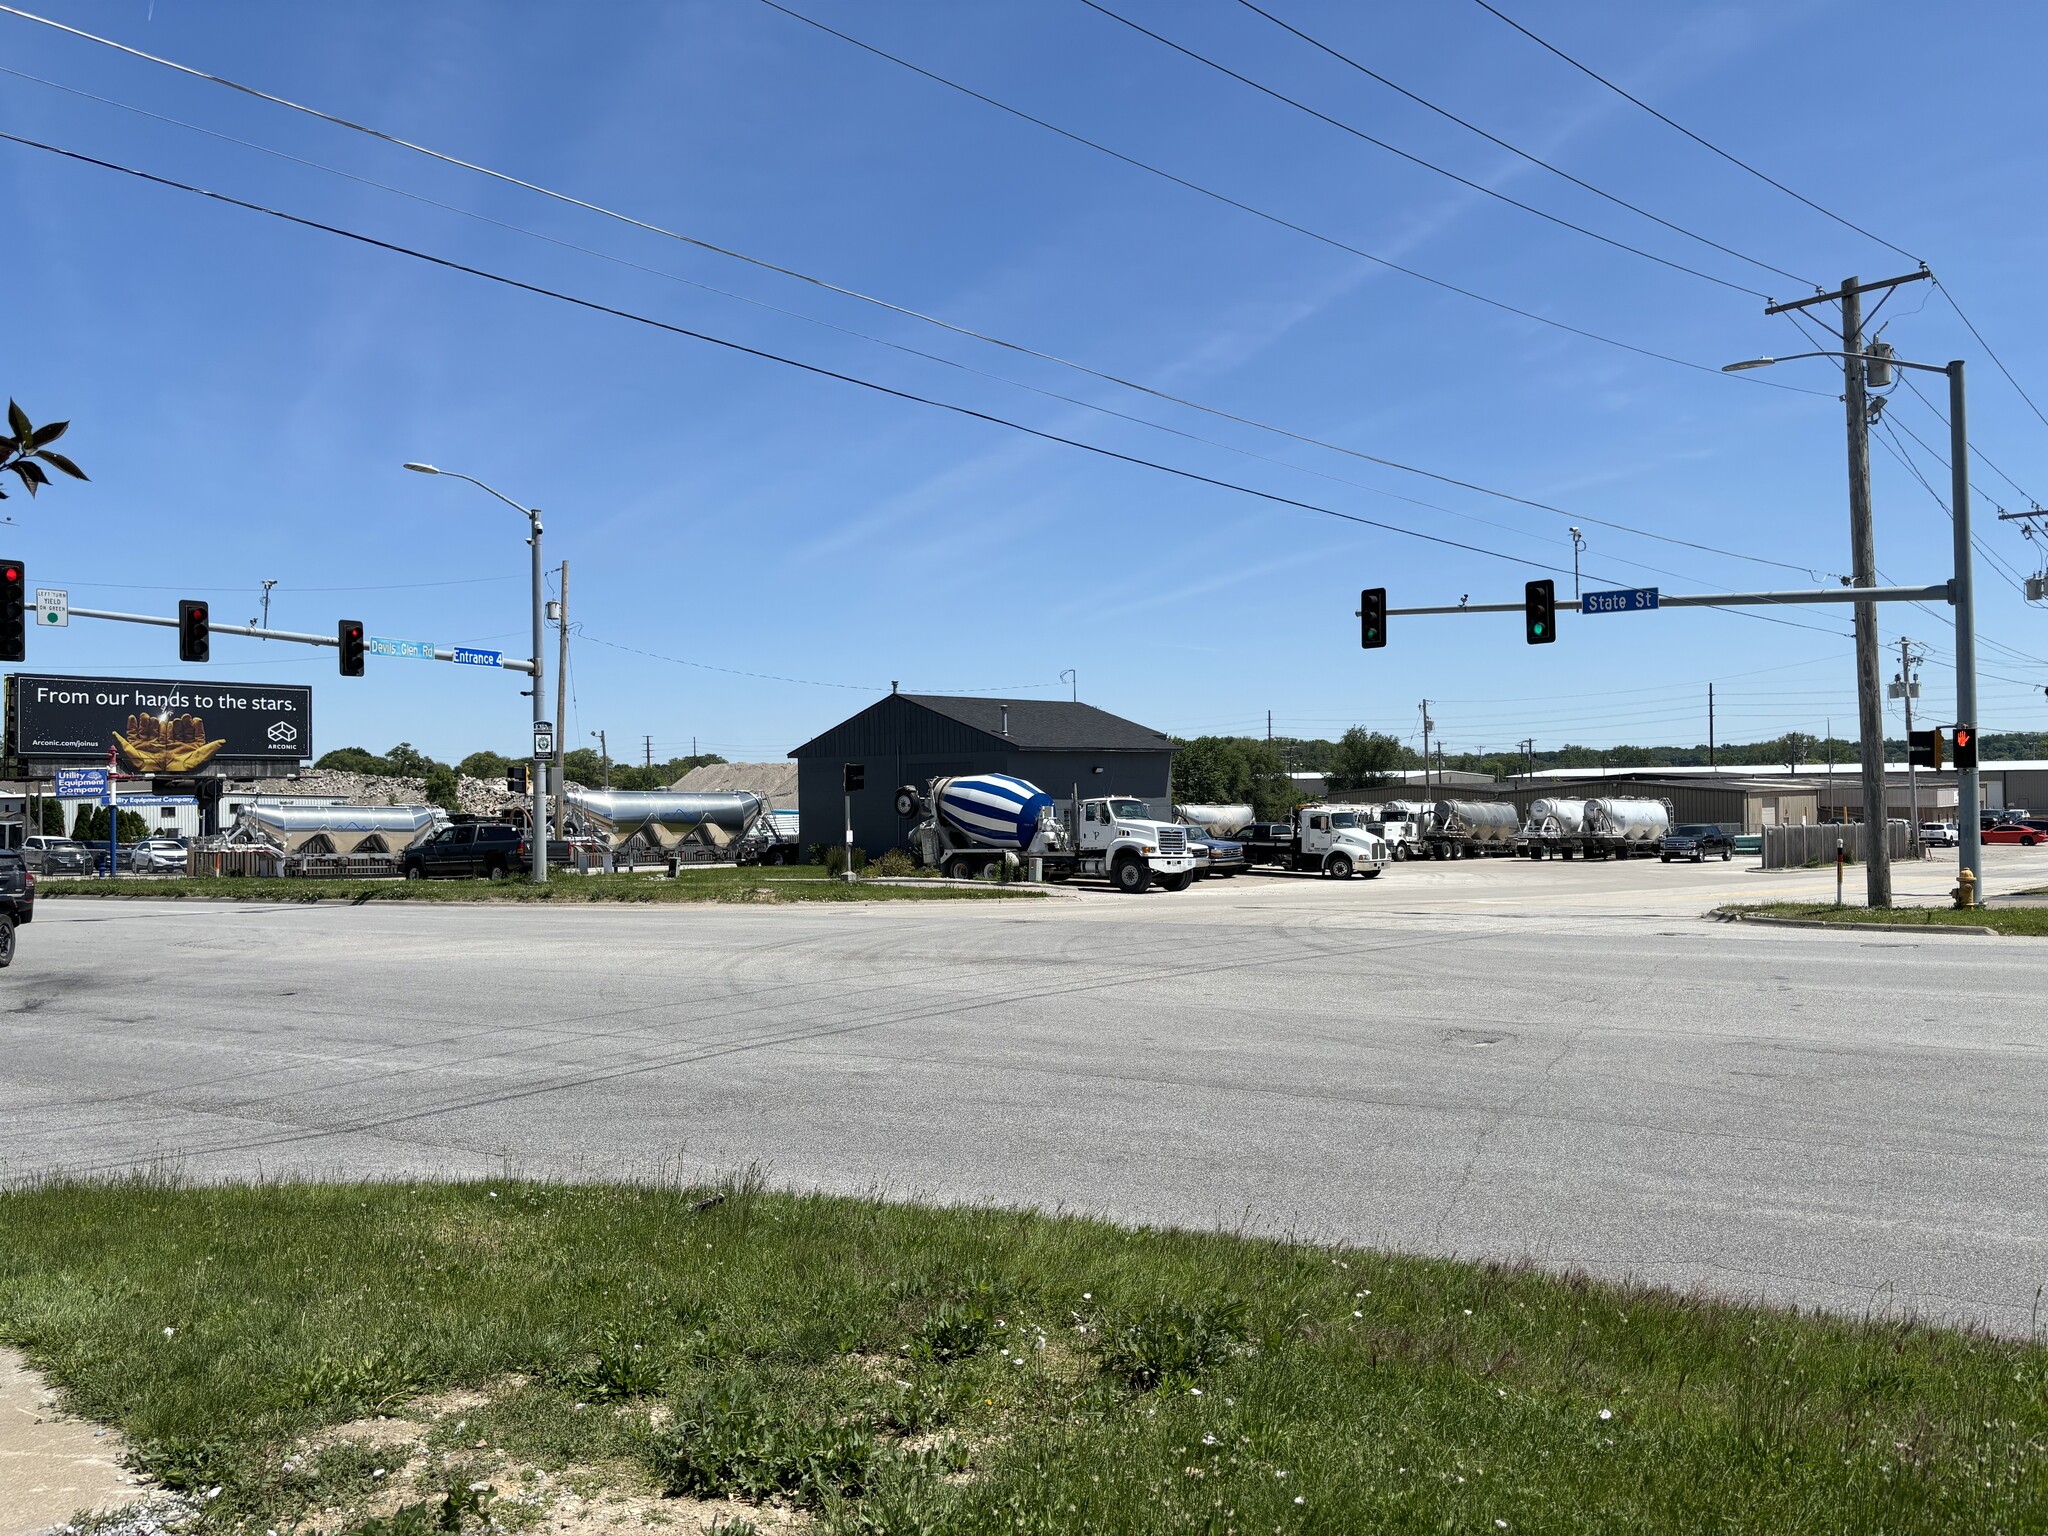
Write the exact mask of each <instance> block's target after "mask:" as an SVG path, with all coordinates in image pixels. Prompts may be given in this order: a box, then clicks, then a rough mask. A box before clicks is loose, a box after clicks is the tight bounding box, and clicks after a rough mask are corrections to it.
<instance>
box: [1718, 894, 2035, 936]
mask: <svg viewBox="0 0 2048 1536" xmlns="http://www.w3.org/2000/svg"><path fill="white" fill-rule="evenodd" d="M1716 910H1717V912H1719V913H1723V914H1727V915H1732V916H1741V917H1791V918H1798V919H1800V920H1801V921H1805V922H1823V923H1843V924H1849V925H1854V924H1857V923H1910V924H1919V925H1922V926H1925V927H1929V928H1990V929H1993V930H1995V931H1996V932H1999V933H2011V934H2020V935H2024V936H2030V937H2034V938H2040V937H2044V936H2048V907H1972V908H1971V909H1970V910H1969V911H1967V912H1963V911H1958V910H1957V909H1956V908H1954V907H1846V906H1844V907H1838V906H1836V905H1834V903H1832V902H1823V901H1772V902H1765V903H1762V904H1761V905H1757V906H1728V907H1720V908H1717V909H1716Z"/></svg>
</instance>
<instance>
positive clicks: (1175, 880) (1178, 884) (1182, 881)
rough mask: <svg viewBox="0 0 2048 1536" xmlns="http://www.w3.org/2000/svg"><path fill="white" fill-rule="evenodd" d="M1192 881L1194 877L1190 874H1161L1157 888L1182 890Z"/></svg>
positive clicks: (1192, 882)
mask: <svg viewBox="0 0 2048 1536" xmlns="http://www.w3.org/2000/svg"><path fill="white" fill-rule="evenodd" d="M1194 883H1195V877H1194V876H1193V875H1192V874H1186V875H1161V876H1160V877H1159V888H1160V889H1161V890H1162V891H1184V890H1186V889H1187V888H1188V887H1189V886H1191V885H1193V884H1194Z"/></svg>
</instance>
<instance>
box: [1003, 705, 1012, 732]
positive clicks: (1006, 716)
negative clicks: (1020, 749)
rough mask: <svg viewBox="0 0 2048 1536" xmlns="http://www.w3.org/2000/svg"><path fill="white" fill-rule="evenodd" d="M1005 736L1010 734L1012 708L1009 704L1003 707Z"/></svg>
mask: <svg viewBox="0 0 2048 1536" xmlns="http://www.w3.org/2000/svg"><path fill="white" fill-rule="evenodd" d="M1003 734H1004V735H1005V736H1007V735H1009V734H1010V706H1009V705H1007V704H1005V705H1004V706H1003Z"/></svg>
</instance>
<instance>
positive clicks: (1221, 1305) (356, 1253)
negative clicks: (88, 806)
mask: <svg viewBox="0 0 2048 1536" xmlns="http://www.w3.org/2000/svg"><path fill="white" fill-rule="evenodd" d="M0 1334H4V1336H5V1338H6V1339H7V1340H8V1341H9V1342H12V1343H15V1344H17V1345H18V1346H20V1347H22V1348H23V1349H24V1350H25V1351H26V1352H27V1353H28V1354H29V1356H30V1358H31V1359H32V1360H33V1361H34V1362H35V1363H37V1364H38V1365H39V1366H41V1367H42V1368H44V1369H45V1370H47V1371H48V1372H49V1373H50V1374H51V1375H52V1376H53V1377H54V1378H55V1379H56V1380H57V1381H58V1382H59V1383H60V1384H61V1385H62V1387H63V1388H64V1390H65V1391H66V1393H67V1394H68V1398H69V1403H70V1405H71V1406H73V1407H74V1408H75V1409H77V1410H78V1411H80V1412H83V1413H85V1414H87V1415H90V1416H92V1417H94V1418H97V1419H101V1420H104V1421H106V1422H109V1423H113V1424H116V1425H118V1426H120V1428H121V1429H122V1430H124V1431H125V1432H126V1434H127V1435H128V1437H129V1439H130V1442H131V1444H132V1445H133V1446H134V1447H135V1448H136V1452H135V1453H136V1455H137V1456H138V1458H139V1460H140V1462H141V1463H142V1465H143V1466H144V1467H146V1468H147V1470H149V1471H150V1472H152V1473H154V1474H155V1475H156V1476H157V1477H158V1478H160V1479H162V1480H164V1481H165V1482H167V1483H170V1484H172V1485H174V1486H176V1487H179V1488H182V1489H187V1490H190V1491H191V1492H192V1494H193V1496H194V1497H195V1498H196V1499H197V1500H198V1501H199V1504H198V1507H199V1508H200V1510H201V1511H202V1513H201V1515H200V1517H199V1519H200V1521H201V1523H202V1524H203V1525H204V1526H205V1527H207V1528H209V1529H216V1530H242V1531H249V1532H262V1531H268V1530H273V1529H275V1530H287V1529H292V1528H295V1527H296V1528H298V1529H301V1530H322V1531H342V1530H353V1531H358V1532H364V1533H369V1532H379V1533H382V1532H395V1531H398V1530H411V1529H417V1530H419V1531H421V1532H423V1533H424V1532H426V1531H428V1530H432V1529H442V1530H466V1529H476V1528H480V1527H481V1526H483V1525H484V1524H485V1522H487V1521H496V1522H497V1523H498V1525H499V1527H500V1528H503V1529H508V1530H516V1529H519V1528H520V1527H521V1525H522V1524H524V1525H530V1526H532V1525H542V1524H548V1525H559V1524H563V1523H566V1522H564V1521H557V1519H556V1515H557V1513H558V1509H557V1507H556V1506H553V1505H551V1504H550V1502H549V1499H550V1495H548V1493H547V1490H548V1489H551V1488H552V1489H561V1488H565V1487H569V1488H573V1487H583V1488H584V1489H585V1491H586V1493H587V1494H589V1496H591V1497H598V1495H596V1494H594V1493H590V1490H591V1488H592V1487H593V1486H594V1485H595V1484H594V1482H593V1480H595V1483H605V1482H608V1483H609V1486H610V1487H611V1488H612V1489H613V1491H614V1493H615V1495H616V1496H617V1497H619V1498H621V1499H629V1498H630V1499H639V1500H640V1501H641V1503H640V1504H639V1505H638V1506H637V1507H638V1508H640V1509H641V1510H642V1511H643V1514H642V1516H641V1518H642V1519H646V1518H653V1519H657V1520H660V1519H664V1518H666V1519H669V1520H671V1521H673V1522H674V1524H675V1525H676V1526H677V1527H678V1528H680V1529H690V1528H692V1527H691V1524H689V1523H686V1521H685V1520H684V1519H683V1518H681V1517H680V1516H679V1514H677V1513H674V1512H682V1511H686V1510H687V1511H696V1512H697V1513H695V1514H692V1515H690V1516H689V1517H688V1520H689V1521H692V1522H694V1523H695V1525H696V1527H697V1528H705V1527H704V1521H705V1518H706V1517H705V1516H704V1515H703V1513H702V1512H703V1511H704V1510H707V1509H712V1508H714V1507H715V1508H717V1509H719V1510H723V1511H725V1512H726V1517H727V1518H728V1520H730V1519H731V1518H732V1517H735V1516H737V1517H744V1519H745V1520H746V1521H749V1522H758V1528H759V1529H762V1530H767V1529H778V1530H779V1529H784V1528H787V1527H788V1526H789V1524H790V1523H791V1522H792V1521H794V1522H796V1523H797V1524H798V1525H801V1526H804V1527H807V1528H809V1529H814V1530H822V1531H829V1532H835V1533H849V1536H851V1533H867V1536H878V1533H935V1532H971V1533H980V1532H988V1533H994V1532H998V1531H1002V1532H1014V1531H1018V1530H1024V1531H1032V1532H1045V1533H1052V1532H1058V1533H1061V1536H1068V1533H1081V1532H1090V1533H1111V1532H1116V1533H1124V1532H1135V1533H1151V1532H1161V1533H1163V1532H1170V1531H1201V1532H1214V1533H1218V1536H1221V1533H1225V1532H1233V1531H1240V1532H1254V1531H1256V1532H1265V1531H1286V1532H1296V1531H1311V1532H1329V1533H1349V1532H1364V1531H1382V1530H1384V1531H1430V1532H1436V1531H1458V1532H1478V1533H1482V1536H1484V1533H1491V1532H1496V1531H1501V1530H1506V1531H1510V1532H1590V1531H1599V1532H1603V1533H1606V1532H1645V1533H1648V1532H1658V1533H1663V1532H1672V1531H1713V1532H1729V1533H1734V1532H1744V1533H1749V1532H1755V1533H1763V1532H1769V1533H1773V1536H1796V1533H1808V1532H1827V1533H1837V1532H1839V1533H1844V1536H1847V1533H1866V1532H1874V1531H1884V1532H1888V1533H1893V1536H1898V1533H1906V1532H1937V1531H1938V1532H1954V1531H1970V1532H1973V1533H1978V1536H1990V1533H2019V1532H2023V1531H2039V1530H2042V1529H2048V1350H2044V1349H2043V1348H2042V1347H2041V1346H2039V1345H2038V1344H2028V1343H2022V1342H2015V1341H2009V1340H2002V1339H1996V1338H1990V1337H1985V1336H1982V1335H1977V1334H1970V1333H1962V1332H1950V1331H1942V1330H1937V1329H1933V1328H1928V1327H1924V1326H1920V1325H1917V1324H1914V1323H1911V1322H1908V1321H1899V1320H1890V1321H1879V1320H1862V1321H1855V1320H1842V1319H1834V1318H1827V1317H1819V1316H1802V1315H1797V1314H1794V1313H1788V1312H1781V1311H1772V1310H1765V1309H1759V1308H1753V1307H1745V1306H1738V1305H1732V1304H1729V1303H1725V1302H1720V1301H1714V1300H1706V1299H1701V1298H1698V1297H1688V1296H1680V1295H1675V1294H1670V1293H1666V1292H1659V1291H1651V1290H1645V1289H1638V1288H1630V1287H1621V1286H1610V1285H1602V1284H1595V1283H1592V1282H1588V1281H1585V1280H1582V1279H1573V1278H1568V1277H1554V1276H1549V1275H1544V1274H1539V1273H1536V1272H1533V1271H1530V1270H1527V1269H1520V1268H1511V1267H1501V1266H1481V1265H1473V1264H1462V1263H1456V1262H1451V1261H1438V1260H1424V1259H1415V1258H1402V1257H1395V1256H1389V1255H1385V1254H1376V1253H1368V1252H1361V1251H1352V1250H1340V1249H1329V1248H1317V1247H1308V1246H1300V1245H1292V1244H1287V1243H1282V1242H1272V1241H1255V1240H1249V1239H1243V1238H1236V1237H1230V1236H1218V1235H1199V1234H1189V1233H1180V1232H1164V1231H1153V1230H1137V1231H1131V1230H1124V1229H1119V1228H1115V1227H1111V1226H1108V1225H1104V1224H1101V1223H1097V1222H1090V1221H1083V1220H1078V1219H1070V1218H1054V1217H1047V1216H1040V1215H1032V1214H1027V1213H1011V1212H991V1211H978V1210H935V1209H925V1208H918V1207H911V1206H903V1205H892V1204H887V1203H883V1202H880V1201H874V1200H855V1199H840V1198H825V1197H812V1196H794V1195H783V1194H774V1193H768V1192H765V1191H763V1190H762V1189H760V1188H759V1187H757V1186H755V1185H754V1184H752V1183H750V1182H748V1181H734V1182H732V1183H729V1184H728V1185H727V1186H725V1187H723V1188H721V1189H717V1190H684V1189H662V1188H653V1187H626V1186H559V1185H547V1184H534V1183H519V1182H514V1181H510V1180H506V1181H498V1182H493V1183H468V1184H453V1185H425V1186H405V1185H386V1184H370V1185H324V1186H312V1185H292V1184H273V1185H265V1186H255V1187H208V1188H187V1187H181V1186H180V1185H178V1184H176V1183H175V1182H171V1181H167V1180H163V1179H154V1180H138V1181H133V1182H126V1183H118V1184H63V1183H52V1184H47V1185H42V1186H39V1187H32V1188H24V1189H19V1190H15V1191H12V1192H8V1193H4V1194H0ZM377 1415H391V1416H394V1417H392V1418H388V1419H382V1420H379V1419H377V1418H375V1417H374V1416H377ZM366 1424H367V1426H368V1427H367V1428H366ZM378 1424H383V1425H385V1426H387V1427H388V1426H391V1425H397V1426H399V1428H398V1429H397V1430H395V1431H390V1432H388V1433H387V1432H386V1431H382V1430H376V1426H377V1425H378ZM373 1431H375V1432H373ZM380 1437H381V1438H380ZM394 1446H396V1447H397V1448H394ZM593 1469H599V1470H598V1471H595V1472H594V1471H593ZM579 1480H580V1481H579ZM216 1490H217V1491H216ZM735 1499H736V1500H739V1501H741V1502H740V1503H737V1504H733V1503H724V1502H721V1503H718V1504H717V1505H715V1506H714V1505H710V1504H697V1503H692V1502H690V1501H693V1500H719V1501H724V1500H735ZM380 1501H381V1502H380ZM665 1511H667V1512H671V1513H668V1514H666V1515H665V1514H664V1512H665ZM628 1523H631V1522H628ZM725 1528H726V1529H730V1530H732V1531H735V1532H738V1531H744V1530H746V1529H748V1528H749V1525H748V1524H744V1523H741V1524H728V1525H727V1526H726V1527H725Z"/></svg>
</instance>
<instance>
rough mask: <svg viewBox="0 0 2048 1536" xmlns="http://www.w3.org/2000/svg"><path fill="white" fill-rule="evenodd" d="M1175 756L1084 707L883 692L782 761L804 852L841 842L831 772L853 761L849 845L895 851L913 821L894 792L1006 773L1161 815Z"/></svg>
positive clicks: (1163, 739) (1158, 737)
mask: <svg viewBox="0 0 2048 1536" xmlns="http://www.w3.org/2000/svg"><path fill="white" fill-rule="evenodd" d="M1173 750H1174V748H1173V740H1172V738H1171V737H1169V736H1167V735H1166V733H1165V732H1163V731H1155V730H1153V729H1152V728H1151V727H1150V726H1144V725H1139V724H1138V723H1137V722H1136V721H1134V720H1125V719H1123V718H1121V717H1120V716H1117V715H1112V714H1110V713H1109V712H1108V711H1106V710H1100V709H1097V708H1095V706H1094V705H1092V704H1074V703H1069V702H1067V701H1066V700H1064V699H968V698H956V697H953V696H951V695H947V694H929V693H915V694H914V693H891V694H890V695H889V696H888V697H886V698H884V699H881V700H879V701H877V702H876V703H874V704H871V705H869V706H868V707H867V708H866V709H864V710H862V711H861V712H860V713H859V714H857V715H855V716H853V717H852V718H851V719H848V720H843V721H841V722H840V723H839V724H838V725H835V726H833V727H832V728H831V729H830V730H829V731H826V732H824V733H823V734H821V735H819V736H816V737H814V738H813V739H812V740H810V741H807V742H805V743H804V744H803V745H802V746H800V747H798V748H797V749H796V750H795V751H793V752H791V753H790V754H789V755H790V756H791V757H793V758H795V759H796V764H797V784H798V794H797V799H798V803H799V806H800V807H801V811H802V826H803V831H802V834H801V835H802V839H803V844H804V847H805V848H809V847H811V846H812V845H813V844H817V843H825V844H838V843H841V842H843V841H844V840H845V836H846V830H845V802H844V797H843V795H842V793H841V790H840V783H841V779H840V770H841V768H842V767H843V766H844V765H845V764H847V763H859V764H860V765H861V766H862V768H863V769H864V770H865V779H866V787H865V788H863V789H862V790H861V791H860V792H859V793H858V794H856V795H855V796H854V797H853V841H854V845H855V846H856V847H859V848H863V849H865V850H866V851H867V852H868V853H870V854H874V853H879V852H881V851H882V850H883V849H885V848H900V847H903V846H905V841H906V835H907V833H908V832H909V830H910V827H911V825H912V823H910V822H907V821H905V820H904V819H903V818H901V817H899V816H898V815H897V814H896V805H895V800H896V789H897V786H898V785H901V784H922V783H924V781H925V780H927V779H932V778H937V777H939V776H940V775H942V774H961V773H1009V774H1015V775H1016V776H1017V777H1018V778H1020V779H1028V780H1030V781H1031V782H1032V783H1033V784H1036V785H1037V786H1038V787H1039V788H1040V789H1042V790H1044V791H1045V792H1046V793H1047V794H1049V795H1051V796H1052V797H1053V798H1054V799H1055V800H1057V801H1060V802H1062V803H1065V802H1066V801H1067V800H1068V799H1069V798H1070V797H1072V796H1073V795H1074V794H1075V793H1076V792H1077V791H1078V793H1079V794H1080V796H1081V798H1083V799H1088V798H1091V797H1093V796H1096V795H1135V796H1136V797H1137V798H1139V799H1140V800H1143V801H1145V802H1146V804H1147V805H1148V806H1150V807H1151V809H1152V813H1153V814H1154V815H1155V816H1160V817H1163V818H1165V819H1167V820H1171V819H1172V805H1173Z"/></svg>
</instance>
